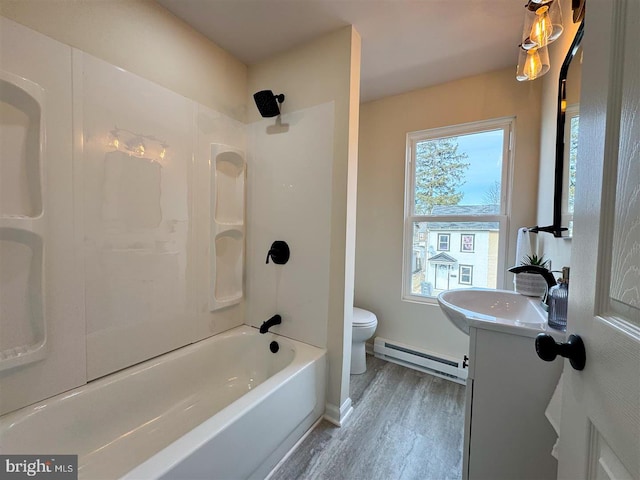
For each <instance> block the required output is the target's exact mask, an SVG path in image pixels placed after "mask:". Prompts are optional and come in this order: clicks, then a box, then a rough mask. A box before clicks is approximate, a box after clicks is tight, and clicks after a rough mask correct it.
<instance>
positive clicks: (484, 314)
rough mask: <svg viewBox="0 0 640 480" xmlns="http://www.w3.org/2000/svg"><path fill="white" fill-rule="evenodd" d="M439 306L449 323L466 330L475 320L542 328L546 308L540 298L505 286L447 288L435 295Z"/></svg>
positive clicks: (544, 322) (545, 321)
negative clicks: (510, 289) (522, 293)
mask: <svg viewBox="0 0 640 480" xmlns="http://www.w3.org/2000/svg"><path fill="white" fill-rule="evenodd" d="M438 303H439V304H440V308H442V311H443V312H444V314H445V315H446V316H447V318H448V319H449V320H451V323H453V324H454V325H455V326H456V327H458V328H459V329H460V330H462V331H463V332H464V333H466V334H467V335H468V334H469V326H470V325H471V324H472V323H474V322H475V321H478V322H492V323H500V324H502V325H505V326H511V325H513V326H517V325H519V326H524V327H529V328H535V329H541V330H544V329H545V325H546V323H547V316H546V312H545V311H544V310H543V309H542V308H541V307H540V306H539V303H540V299H539V298H532V297H525V296H524V295H520V294H519V293H517V292H512V291H509V290H490V289H482V288H469V289H461V290H449V291H446V292H442V293H441V294H440V295H438Z"/></svg>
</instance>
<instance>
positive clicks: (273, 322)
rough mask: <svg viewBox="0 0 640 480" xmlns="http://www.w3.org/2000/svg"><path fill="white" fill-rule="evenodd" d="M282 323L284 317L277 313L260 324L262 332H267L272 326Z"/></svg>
mask: <svg viewBox="0 0 640 480" xmlns="http://www.w3.org/2000/svg"><path fill="white" fill-rule="evenodd" d="M281 323H282V317H281V316H280V315H277V314H276V315H274V316H273V317H271V318H270V319H269V320H267V321H266V322H264V323H263V324H262V325H261V326H260V333H267V332H268V331H269V329H270V328H271V327H273V326H274V325H280V324H281Z"/></svg>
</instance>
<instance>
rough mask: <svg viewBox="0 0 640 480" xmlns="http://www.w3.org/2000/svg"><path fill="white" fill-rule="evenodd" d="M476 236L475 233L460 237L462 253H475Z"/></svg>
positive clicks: (464, 234)
mask: <svg viewBox="0 0 640 480" xmlns="http://www.w3.org/2000/svg"><path fill="white" fill-rule="evenodd" d="M475 241H476V235H475V234H474V233H463V234H461V235H460V251H461V252H467V253H473V251H474V245H475Z"/></svg>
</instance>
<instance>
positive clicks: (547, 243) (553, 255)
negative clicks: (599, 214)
mask: <svg viewBox="0 0 640 480" xmlns="http://www.w3.org/2000/svg"><path fill="white" fill-rule="evenodd" d="M561 5H562V13H563V17H562V19H563V22H564V32H563V33H562V35H561V36H560V38H558V39H557V40H556V41H555V42H554V43H552V44H551V45H550V46H549V61H550V64H551V67H550V69H549V71H548V72H547V74H546V75H545V76H544V77H542V79H541V81H542V118H541V128H540V172H539V179H538V182H539V183H538V185H539V188H538V218H537V221H536V223H537V224H538V225H551V224H552V223H553V179H554V172H555V161H556V119H557V111H558V78H559V75H560V68H561V67H562V62H563V61H564V58H565V57H566V55H567V52H568V51H569V47H570V46H571V42H573V38H574V37H575V34H576V32H577V30H578V26H579V24H574V23H573V19H572V13H571V0H562V3H561ZM585 28H589V26H588V25H587V26H586V27H585ZM538 251H539V252H542V253H544V255H545V256H546V257H547V258H550V259H551V261H552V268H553V269H554V270H559V269H560V268H562V267H563V266H569V265H570V261H571V240H567V239H561V238H554V237H553V236H552V235H551V234H548V233H544V234H540V235H538Z"/></svg>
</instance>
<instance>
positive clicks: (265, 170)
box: [246, 102, 335, 348]
mask: <svg viewBox="0 0 640 480" xmlns="http://www.w3.org/2000/svg"><path fill="white" fill-rule="evenodd" d="M334 115H335V114H334V104H333V102H331V103H325V104H322V105H318V106H315V107H309V108H306V109H304V110H298V111H296V112H292V113H287V114H283V115H282V117H281V123H282V126H281V127H279V128H278V131H279V133H270V132H271V131H273V130H274V124H275V122H276V120H275V119H273V118H269V119H264V120H261V121H257V122H254V123H252V124H251V125H249V152H250V154H249V158H248V165H247V168H248V170H247V172H248V184H249V191H248V198H247V213H248V220H249V221H248V224H249V225H250V226H251V228H250V230H249V231H248V234H247V239H248V241H247V272H248V275H247V319H246V323H248V324H250V325H254V326H256V327H259V326H260V325H261V324H262V322H264V321H265V320H267V319H268V318H270V317H271V316H272V315H275V314H279V315H281V316H282V324H281V325H280V326H276V327H274V328H273V329H272V331H273V332H276V333H279V334H282V335H285V336H287V337H290V338H295V339H296V340H300V341H303V342H306V343H310V344H312V345H315V346H317V347H321V348H325V347H326V346H327V328H328V322H327V319H328V318H329V304H328V302H327V299H328V298H329V263H328V262H327V259H328V258H329V256H330V254H331V252H330V247H331V245H330V241H331V204H330V203H329V202H328V201H327V199H328V198H330V197H331V171H332V163H333V131H334ZM275 240H283V241H285V242H287V244H288V245H289V248H290V251H291V258H290V259H289V261H288V262H287V264H285V265H276V264H275V263H273V262H272V261H270V262H269V264H267V263H266V262H265V258H266V256H267V252H268V251H269V247H270V246H271V244H272V243H273V242H274V241H275Z"/></svg>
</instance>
